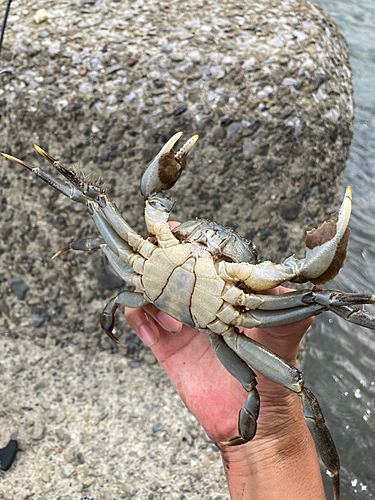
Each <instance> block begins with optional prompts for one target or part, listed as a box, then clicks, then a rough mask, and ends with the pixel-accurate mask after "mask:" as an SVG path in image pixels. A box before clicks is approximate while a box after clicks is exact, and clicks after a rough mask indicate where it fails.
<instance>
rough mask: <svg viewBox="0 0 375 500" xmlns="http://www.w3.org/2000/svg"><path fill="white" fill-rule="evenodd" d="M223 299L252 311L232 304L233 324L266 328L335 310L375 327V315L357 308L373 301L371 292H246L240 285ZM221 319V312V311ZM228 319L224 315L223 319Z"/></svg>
mask: <svg viewBox="0 0 375 500" xmlns="http://www.w3.org/2000/svg"><path fill="white" fill-rule="evenodd" d="M224 299H225V300H226V301H227V302H229V303H230V304H233V305H234V306H243V307H246V308H248V309H250V311H249V312H243V313H240V314H239V313H238V312H236V310H235V309H234V308H231V306H228V305H227V306H225V307H226V308H230V311H231V314H232V318H235V319H234V321H233V320H232V321H230V320H229V321H230V322H231V323H232V324H236V325H238V326H244V327H247V328H252V327H254V326H258V327H260V328H266V327H271V326H280V325H285V324H287V323H290V322H295V321H299V320H300V319H305V318H308V317H310V316H314V315H316V314H320V313H321V312H323V311H328V310H329V311H332V312H333V313H335V314H337V315H338V316H340V317H342V318H345V319H346V320H347V321H350V322H352V323H355V324H358V325H361V326H365V327H367V328H370V329H372V330H375V316H374V315H372V314H370V313H368V312H367V311H362V310H361V309H358V308H356V307H354V306H355V305H358V304H374V303H375V295H373V294H370V293H344V292H340V291H336V290H318V289H316V290H301V291H296V292H289V293H285V294H281V295H261V294H250V293H244V292H243V291H242V290H240V289H239V288H233V287H232V288H229V289H228V292H227V293H226V294H224ZM218 316H219V318H220V316H221V312H219V314H218ZM223 319H224V320H225V318H223Z"/></svg>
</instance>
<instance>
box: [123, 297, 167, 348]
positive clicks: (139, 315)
mask: <svg viewBox="0 0 375 500" xmlns="http://www.w3.org/2000/svg"><path fill="white" fill-rule="evenodd" d="M125 319H126V321H127V322H128V324H129V326H130V327H131V328H132V329H133V330H134V331H135V333H136V334H137V335H138V337H139V338H140V339H141V340H142V342H143V343H144V344H145V345H147V346H148V347H152V346H153V345H155V344H156V343H157V342H159V339H160V333H159V328H158V325H157V324H156V322H155V321H154V319H153V318H152V317H150V316H149V315H148V314H146V311H144V310H143V308H142V307H138V308H137V309H130V308H128V307H126V308H125Z"/></svg>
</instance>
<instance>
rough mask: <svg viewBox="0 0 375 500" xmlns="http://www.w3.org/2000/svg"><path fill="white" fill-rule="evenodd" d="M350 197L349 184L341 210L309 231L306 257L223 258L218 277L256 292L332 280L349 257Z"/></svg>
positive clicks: (219, 265) (319, 283) (218, 267)
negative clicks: (291, 283)
mask: <svg viewBox="0 0 375 500" xmlns="http://www.w3.org/2000/svg"><path fill="white" fill-rule="evenodd" d="M351 200H352V190H351V189H350V187H347V188H346V193H345V198H344V201H343V202H342V205H341V208H340V210H339V212H338V213H336V214H334V215H332V216H331V218H330V219H329V220H328V221H326V222H324V223H323V224H322V225H321V226H320V227H319V228H318V229H313V230H312V231H308V232H307V236H306V257H305V258H303V259H297V258H296V257H295V256H294V255H293V256H291V257H289V258H288V259H286V260H285V261H284V262H283V263H281V264H273V263H272V262H269V261H266V262H261V263H259V264H249V263H247V262H241V263H236V262H225V261H221V262H220V263H219V264H218V266H217V269H218V274H219V276H220V277H222V278H223V279H224V280H226V281H231V280H233V281H234V282H238V281H240V282H243V283H245V285H246V286H247V287H248V288H249V289H250V290H252V291H254V292H261V291H263V290H267V289H269V288H274V287H276V286H279V285H281V284H282V283H284V282H285V281H298V282H304V281H311V282H312V283H314V284H315V285H321V284H324V283H327V282H328V281H331V280H332V279H333V278H334V277H335V276H336V275H337V274H338V272H339V271H340V269H341V267H342V266H343V265H344V261H345V258H346V247H347V244H348V239H349V232H350V230H349V229H348V227H347V226H348V222H349V218H350V212H351Z"/></svg>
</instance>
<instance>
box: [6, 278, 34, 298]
mask: <svg viewBox="0 0 375 500" xmlns="http://www.w3.org/2000/svg"><path fill="white" fill-rule="evenodd" d="M8 285H9V288H10V289H11V290H12V292H13V293H14V295H15V296H16V297H18V298H19V299H20V300H23V299H24V298H25V295H26V292H27V290H28V289H29V285H28V284H27V283H25V282H24V280H23V279H22V278H12V279H10V280H9V281H8Z"/></svg>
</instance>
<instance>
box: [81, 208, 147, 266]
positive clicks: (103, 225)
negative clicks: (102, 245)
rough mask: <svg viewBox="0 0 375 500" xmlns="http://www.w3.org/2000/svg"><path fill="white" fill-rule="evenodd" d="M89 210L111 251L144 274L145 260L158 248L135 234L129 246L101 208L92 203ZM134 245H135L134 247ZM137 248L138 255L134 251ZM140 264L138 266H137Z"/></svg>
mask: <svg viewBox="0 0 375 500" xmlns="http://www.w3.org/2000/svg"><path fill="white" fill-rule="evenodd" d="M87 208H88V210H89V212H90V214H91V217H92V219H93V221H94V223H95V226H96V228H97V229H98V231H99V233H100V234H101V236H102V237H103V238H104V240H105V242H106V243H107V245H108V247H109V248H110V249H111V251H112V252H113V253H114V254H115V255H117V256H118V257H120V259H121V260H122V261H123V262H125V263H126V264H129V265H130V266H131V267H132V268H133V269H134V271H135V272H140V273H141V272H142V270H143V264H144V261H145V259H144V258H148V257H150V255H151V254H152V252H153V251H154V250H155V248H156V246H155V245H154V244H153V243H151V241H148V240H145V239H143V238H142V236H139V235H138V234H137V233H135V232H134V235H135V237H134V238H133V239H132V240H131V243H132V244H128V243H127V242H126V241H125V240H123V239H122V238H121V236H119V234H118V233H117V232H116V231H115V230H114V229H113V227H112V226H111V225H110V224H109V223H108V222H107V220H106V219H105V218H104V217H103V214H102V212H101V210H100V207H99V206H98V205H97V203H96V202H94V201H92V202H89V203H88V204H87ZM133 244H134V245H133ZM133 248H135V249H136V250H137V251H138V252H139V254H138V253H135V252H134V251H133ZM137 263H138V266H137Z"/></svg>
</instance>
